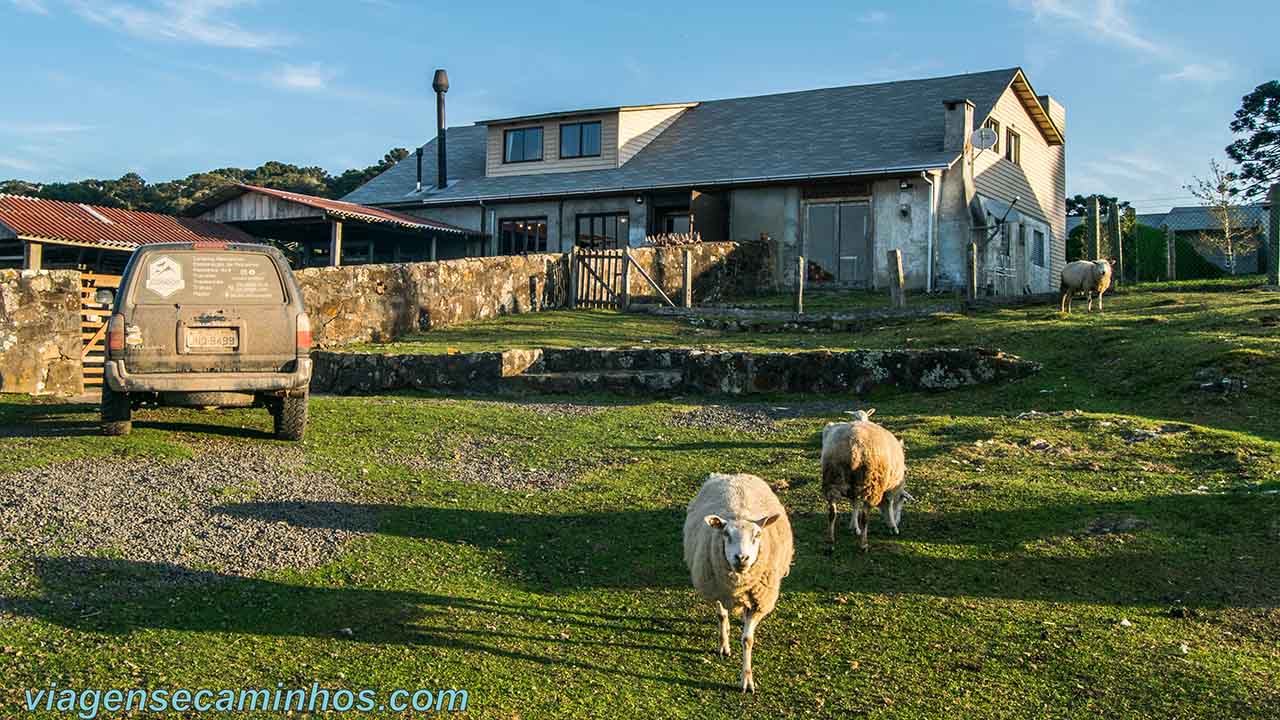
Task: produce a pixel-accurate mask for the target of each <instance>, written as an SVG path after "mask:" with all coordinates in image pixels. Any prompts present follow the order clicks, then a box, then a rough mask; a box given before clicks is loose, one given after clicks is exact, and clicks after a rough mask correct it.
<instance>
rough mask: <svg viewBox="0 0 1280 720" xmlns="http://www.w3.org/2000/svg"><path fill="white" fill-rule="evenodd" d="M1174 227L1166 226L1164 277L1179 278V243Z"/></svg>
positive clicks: (1169, 278) (1167, 278)
mask: <svg viewBox="0 0 1280 720" xmlns="http://www.w3.org/2000/svg"><path fill="white" fill-rule="evenodd" d="M1176 240H1177V237H1176V236H1175V235H1174V234H1173V228H1171V227H1169V226H1168V225H1165V226H1164V279H1165V280H1177V279H1178V244H1177V242H1176Z"/></svg>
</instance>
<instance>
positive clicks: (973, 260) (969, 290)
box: [964, 243, 978, 300]
mask: <svg viewBox="0 0 1280 720" xmlns="http://www.w3.org/2000/svg"><path fill="white" fill-rule="evenodd" d="M964 274H965V285H964V298H965V300H977V299H978V243H969V245H968V246H967V247H966V248H965V263H964Z"/></svg>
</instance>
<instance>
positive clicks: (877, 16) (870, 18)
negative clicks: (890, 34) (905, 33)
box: [858, 10, 889, 25]
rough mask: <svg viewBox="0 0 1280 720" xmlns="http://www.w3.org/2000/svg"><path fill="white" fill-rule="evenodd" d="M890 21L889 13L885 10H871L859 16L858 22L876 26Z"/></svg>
mask: <svg viewBox="0 0 1280 720" xmlns="http://www.w3.org/2000/svg"><path fill="white" fill-rule="evenodd" d="M888 19H889V13H887V12H885V11H883V10H870V11H868V12H864V13H862V14H861V15H859V16H858V22H860V23H866V24H868V25H875V24H879V23H882V22H885V21H886V20H888Z"/></svg>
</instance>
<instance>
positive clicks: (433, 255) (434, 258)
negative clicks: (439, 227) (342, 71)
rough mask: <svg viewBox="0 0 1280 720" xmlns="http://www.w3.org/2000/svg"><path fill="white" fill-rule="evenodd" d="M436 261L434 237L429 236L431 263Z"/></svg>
mask: <svg viewBox="0 0 1280 720" xmlns="http://www.w3.org/2000/svg"><path fill="white" fill-rule="evenodd" d="M435 261H436V236H435V235H432V236H431V262H435Z"/></svg>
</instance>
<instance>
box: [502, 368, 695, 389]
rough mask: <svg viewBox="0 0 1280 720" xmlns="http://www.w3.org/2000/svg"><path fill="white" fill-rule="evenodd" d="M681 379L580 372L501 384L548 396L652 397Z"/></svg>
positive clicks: (663, 373) (664, 374)
mask: <svg viewBox="0 0 1280 720" xmlns="http://www.w3.org/2000/svg"><path fill="white" fill-rule="evenodd" d="M682 378H683V373H682V372H681V371H679V370H579V371H571V372H547V373H525V374H523V375H516V376H513V377H508V378H504V379H503V384H504V385H506V386H507V387H510V388H513V389H516V390H523V391H526V392H536V393H547V394H550V395H567V394H573V393H587V392H609V393H616V394H620V395H654V394H666V393H673V392H675V391H677V390H679V388H680V383H681V380H682Z"/></svg>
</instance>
